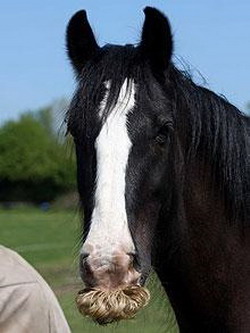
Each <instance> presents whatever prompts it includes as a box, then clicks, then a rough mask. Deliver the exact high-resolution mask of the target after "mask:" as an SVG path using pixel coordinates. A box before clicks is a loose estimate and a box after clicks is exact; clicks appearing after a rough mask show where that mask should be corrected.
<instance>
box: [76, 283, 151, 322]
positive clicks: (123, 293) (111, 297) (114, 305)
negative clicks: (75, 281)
mask: <svg viewBox="0 0 250 333" xmlns="http://www.w3.org/2000/svg"><path fill="white" fill-rule="evenodd" d="M149 299H150V293H149V291H148V290H147V289H146V288H144V287H142V286H141V285H129V286H124V287H121V288H117V289H113V290H107V289H101V288H97V287H95V288H86V289H83V290H81V291H79V293H78V295H77V297H76V304H77V307H78V310H79V311H80V313H81V314H83V315H84V316H87V317H90V318H92V319H93V320H94V321H96V322H97V323H98V324H100V325H105V324H109V323H112V322H117V321H120V320H122V319H131V318H134V317H135V315H136V313H137V312H138V311H139V310H140V309H142V308H144V307H145V306H146V305H147V304H148V302H149Z"/></svg>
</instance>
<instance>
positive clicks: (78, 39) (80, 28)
mask: <svg viewBox="0 0 250 333" xmlns="http://www.w3.org/2000/svg"><path fill="white" fill-rule="evenodd" d="M66 47H67V51H68V56H69V59H70V61H71V63H72V65H73V67H74V69H75V71H76V73H77V74H79V73H80V72H81V70H82V69H83V67H84V65H85V63H86V62H87V61H88V60H90V59H91V58H92V57H93V56H94V55H95V54H96V52H97V51H98V49H99V46H98V45H97V42H96V40H95V36H94V33H93V31H92V29H91V27H90V24H89V22H88V19H87V14H86V11H85V10H81V11H79V12H77V13H76V14H75V15H74V16H73V17H72V18H71V20H70V21H69V24H68V27H67V31H66Z"/></svg>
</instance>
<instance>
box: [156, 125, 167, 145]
mask: <svg viewBox="0 0 250 333" xmlns="http://www.w3.org/2000/svg"><path fill="white" fill-rule="evenodd" d="M169 133H170V128H169V127H168V126H167V125H163V126H162V127H161V128H160V130H159V132H158V134H157V136H156V137H155V142H156V143H157V144H159V145H164V144H165V143H166V142H168V140H169Z"/></svg>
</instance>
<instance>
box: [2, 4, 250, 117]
mask: <svg viewBox="0 0 250 333" xmlns="http://www.w3.org/2000/svg"><path fill="white" fill-rule="evenodd" d="M146 5H151V6H155V7H157V8H159V9H161V10H162V11H164V12H165V13H166V14H167V15H168V17H169V19H170V21H171V23H172V27H173V32H174V38H175V54H176V55H177V56H181V57H182V58H184V60H185V61H186V62H188V63H189V64H190V65H191V68H193V69H198V70H199V71H200V72H201V73H202V75H203V76H204V77H205V78H206V80H207V82H208V87H209V88H210V89H212V90H215V91H216V92H218V93H222V94H224V95H225V96H226V97H227V98H228V99H229V100H230V101H231V102H232V103H234V104H235V105H236V106H238V107H239V108H241V109H242V110H245V106H246V103H247V102H248V101H250V89H249V83H250V64H249V62H250V61H249V59H250V43H249V40H250V1H249V0H240V1H235V0H209V1H200V0H188V1H184V0H182V1H180V0H179V1H176V0H175V1H174V0H164V1H163V0H162V1H160V0H158V1H157V0H155V1H153V0H152V1H149V0H148V1H142V0H123V1H119V0H88V1H84V0H43V1H34V0H5V1H1V3H0V50H1V51H0V121H4V120H7V119H13V118H16V117H17V116H18V115H19V114H20V113H21V112H22V111H25V110H29V109H36V108H39V107H42V106H44V105H47V104H49V103H51V102H53V101H54V100H56V99H58V98H61V97H66V98H70V96H71V95H72V92H73V90H74V80H73V73H72V70H71V68H70V66H69V64H68V61H67V57H66V55H65V47H64V32H65V27H66V24H67V22H68V20H69V18H70V17H71V16H72V15H73V14H74V13H75V11H77V10H79V9H82V8H84V9H86V10H87V11H88V16H89V19H90V21H91V23H92V26H93V28H94V31H95V32H96V36H97V39H98V41H99V44H100V45H103V44H104V43H106V42H109V43H110V42H111V43H117V44H118V43H119V44H120V43H121V44H123V43H134V42H137V41H139V37H140V30H141V25H142V22H143V12H142V9H143V8H144V7H145V6H146Z"/></svg>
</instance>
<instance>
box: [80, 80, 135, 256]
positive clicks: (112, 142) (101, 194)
mask: <svg viewBox="0 0 250 333" xmlns="http://www.w3.org/2000/svg"><path fill="white" fill-rule="evenodd" d="M106 87H107V89H108V90H109V88H110V82H107V83H106ZM128 87H129V89H128ZM128 90H129V91H128ZM108 93H109V91H107V93H106V96H105V98H104V100H103V101H102V102H101V105H100V113H99V115H100V117H102V114H103V111H104V109H105V107H106V103H107V99H108ZM134 95H135V89H134V82H132V81H128V80H127V79H126V80H125V81H124V83H123V85H122V87H121V90H120V93H119V97H118V100H117V103H116V105H115V106H114V107H113V108H112V110H110V113H109V115H108V117H107V119H106V120H105V122H104V124H103V126H102V128H101V131H100V133H99V135H98V137H97V139H96V142H95V148H96V157H97V175H96V190H95V204H94V210H93V214H92V219H91V226H90V230H89V234H88V236H87V239H86V242H85V244H84V245H83V249H82V251H83V252H85V251H86V252H92V253H93V252H94V253H95V254H96V255H97V256H101V257H102V258H103V259H104V258H110V257H112V254H113V252H114V251H116V250H120V249H122V250H124V251H125V252H133V251H134V249H135V248H134V244H133V240H132V237H131V234H130V231H129V228H128V221H127V214H126V207H125V177H126V167H127V163H128V156H129V152H130V149H131V146H132V143H131V141H130V138H129V136H128V132H127V126H126V123H127V115H128V113H129V112H130V111H131V110H132V109H133V107H134V105H135V96H134Z"/></svg>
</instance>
